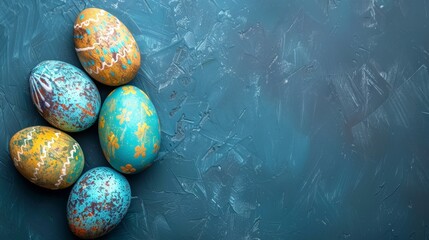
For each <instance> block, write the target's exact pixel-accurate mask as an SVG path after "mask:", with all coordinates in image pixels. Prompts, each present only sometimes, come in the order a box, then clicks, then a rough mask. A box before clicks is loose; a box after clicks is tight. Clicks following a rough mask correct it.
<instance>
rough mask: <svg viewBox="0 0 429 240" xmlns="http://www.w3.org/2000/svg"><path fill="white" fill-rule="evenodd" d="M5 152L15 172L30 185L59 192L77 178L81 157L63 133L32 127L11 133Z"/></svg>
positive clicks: (77, 146)
mask: <svg viewBox="0 0 429 240" xmlns="http://www.w3.org/2000/svg"><path fill="white" fill-rule="evenodd" d="M9 152H10V156H11V158H12V160H13V163H14V165H15V167H16V169H17V170H18V171H19V172H20V173H21V174H22V175H23V176H24V177H25V178H26V179H28V180H29V181H31V182H32V183H34V184H36V185H38V186H40V187H44V188H48V189H62V188H66V187H69V186H70V185H72V184H73V183H74V182H75V181H76V180H77V179H78V178H79V176H80V175H81V173H82V170H83V166H84V162H85V160H84V155H83V151H82V149H81V147H80V145H79V143H77V142H76V140H74V139H73V138H72V137H70V136H69V135H67V134H66V133H64V132H62V131H60V130H57V129H54V128H50V127H45V126H34V127H28V128H25V129H22V130H20V131H18V132H17V133H15V135H13V137H12V138H11V139H10V142H9Z"/></svg>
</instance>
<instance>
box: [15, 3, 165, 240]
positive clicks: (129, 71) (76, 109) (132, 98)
mask: <svg viewBox="0 0 429 240" xmlns="http://www.w3.org/2000/svg"><path fill="white" fill-rule="evenodd" d="M73 35H74V36H73V37H74V43H75V47H76V48H75V49H76V52H77V55H78V58H79V61H80V62H81V64H82V66H83V68H84V69H85V71H86V72H87V73H88V74H89V75H90V76H91V77H92V78H93V79H95V80H97V81H99V82H101V83H103V84H106V85H109V86H119V87H117V88H116V89H114V90H113V91H112V92H111V93H110V94H109V95H108V97H107V98H106V99H105V101H104V102H103V104H101V98H100V93H99V92H98V89H97V87H96V85H95V84H94V83H93V82H92V80H91V78H90V77H89V76H88V75H87V74H86V73H85V72H83V71H82V70H80V69H79V68H77V67H75V66H73V65H71V64H68V63H65V62H61V61H56V60H55V61H54V60H52V61H44V62H41V63H40V64H38V65H37V66H36V67H35V68H34V69H33V70H32V71H31V73H30V79H29V84H30V92H31V97H32V100H33V103H34V105H35V106H36V107H37V111H38V112H39V113H40V115H42V116H43V118H44V119H46V121H48V122H49V123H50V124H51V125H52V126H53V127H54V128H52V127H47V126H33V127H28V128H25V129H22V130H20V131H19V132H17V133H16V134H15V135H14V136H13V137H12V138H11V139H10V143H9V152H10V155H11V158H12V160H13V163H14V165H15V167H16V168H17V170H18V171H19V172H20V173H21V174H22V175H23V176H24V177H25V178H27V179H28V180H29V181H31V182H32V183H34V184H36V185H38V186H40V187H44V188H48V189H63V188H66V187H69V186H71V185H72V184H74V183H75V185H74V186H73V188H72V190H71V192H70V196H69V199H68V203H67V219H68V223H69V227H70V229H71V231H72V232H73V233H74V234H75V235H77V236H78V237H81V238H96V237H100V236H102V235H104V234H106V233H108V232H109V231H110V230H112V229H113V228H114V227H115V226H117V225H118V224H119V222H120V221H121V220H122V218H123V217H124V216H125V214H126V213H127V210H128V207H129V205H130V201H131V190H130V185H129V183H128V181H127V179H126V178H125V177H124V176H123V175H122V174H120V173H123V174H134V173H138V172H141V171H142V170H144V169H145V168H147V167H148V166H150V165H151V163H152V162H153V161H154V159H155V158H156V156H157V154H158V151H159V147H160V141H161V137H160V124H159V119H158V115H157V113H156V110H155V107H154V105H153V104H152V102H151V100H150V99H149V98H148V96H147V95H146V94H145V93H144V92H143V91H142V90H140V89H139V88H137V87H134V86H131V85H125V86H121V85H124V84H126V83H128V82H129V81H131V80H132V79H133V78H134V77H135V76H136V74H137V71H138V69H139V68H140V52H139V48H138V46H137V43H136V41H135V39H134V37H133V36H132V34H131V33H130V31H129V30H128V29H127V27H125V25H123V23H122V22H121V21H119V20H118V19H117V18H116V17H115V16H113V15H111V14H110V13H108V12H106V11H104V10H102V9H97V8H88V9H85V10H83V11H82V12H81V13H80V14H79V15H78V17H77V19H76V21H75V25H74V33H73ZM97 119H98V133H99V140H100V144H101V149H102V150H103V154H104V156H105V158H106V159H107V161H108V162H109V163H110V165H111V166H112V167H113V168H114V169H115V170H116V171H115V170H113V169H111V168H108V167H98V168H93V169H90V170H89V171H87V172H86V173H84V174H83V175H82V176H81V174H82V171H83V167H84V161H85V160H84V153H83V150H82V148H81V147H80V145H79V143H78V142H77V141H76V140H74V139H73V138H72V137H71V136H69V135H68V134H67V133H65V132H79V131H83V130H85V129H87V128H89V127H90V126H92V125H93V124H94V123H95V122H96V121H97ZM118 172H119V173H118Z"/></svg>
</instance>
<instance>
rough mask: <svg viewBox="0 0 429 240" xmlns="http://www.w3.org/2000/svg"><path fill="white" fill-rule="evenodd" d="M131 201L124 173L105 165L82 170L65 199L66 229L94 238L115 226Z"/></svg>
mask: <svg viewBox="0 0 429 240" xmlns="http://www.w3.org/2000/svg"><path fill="white" fill-rule="evenodd" d="M130 202H131V189H130V185H129V183H128V181H127V179H125V177H124V176H122V175H121V174H119V173H118V172H116V171H115V170H113V169H111V168H107V167H97V168H93V169H91V170H89V171H88V172H86V173H84V174H83V175H82V177H81V178H79V180H78V181H77V182H76V184H75V185H74V186H73V189H72V191H71V192H70V196H69V199H68V202H67V219H68V223H69V227H70V230H71V231H72V232H73V233H74V234H75V235H76V236H78V237H80V238H85V239H88V238H97V237H100V236H103V235H105V234H106V233H108V232H110V231H111V230H112V229H113V228H115V227H116V226H117V225H118V224H119V223H120V222H121V220H122V218H123V217H124V216H125V214H126V213H127V211H128V207H129V206H130Z"/></svg>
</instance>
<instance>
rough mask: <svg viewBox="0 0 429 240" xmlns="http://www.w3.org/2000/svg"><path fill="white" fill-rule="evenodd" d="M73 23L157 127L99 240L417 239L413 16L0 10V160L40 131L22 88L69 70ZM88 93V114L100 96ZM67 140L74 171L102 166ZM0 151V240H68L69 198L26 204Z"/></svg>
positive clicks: (36, 196) (405, 1)
mask: <svg viewBox="0 0 429 240" xmlns="http://www.w3.org/2000/svg"><path fill="white" fill-rule="evenodd" d="M87 7H97V8H103V9H105V10H107V11H108V12H111V13H112V14H113V15H114V16H116V17H118V19H120V20H121V21H122V22H123V23H124V24H125V25H126V26H127V27H128V29H129V30H130V32H131V33H132V34H133V36H134V37H135V39H136V41H137V43H138V45H139V49H140V51H141V56H142V66H141V68H140V70H139V72H138V74H137V76H136V78H135V79H134V80H133V81H132V82H130V84H131V85H134V86H136V87H138V88H140V89H142V90H144V91H145V92H146V93H147V95H148V96H149V97H150V99H151V101H152V102H153V104H154V106H155V107H156V110H157V113H158V116H159V118H160V122H161V138H162V143H161V148H160V152H159V155H158V158H157V159H156V160H155V161H154V163H153V165H152V166H151V167H150V168H148V169H146V170H145V171H143V172H142V173H139V174H135V175H126V178H127V179H128V180H129V182H130V186H131V189H132V200H131V205H130V208H129V211H128V213H127V215H126V216H125V217H124V219H123V221H122V222H121V223H120V224H119V226H118V227H116V228H115V229H114V230H113V231H111V232H110V233H109V234H108V235H106V236H105V237H104V239H121V240H122V239H205V240H211V239H215V240H217V239H233V240H236V239H246V238H248V239H258V238H259V239H270V240H271V239H275V240H277V239H281V240H282V239H294V240H295V239H296V240H302V239H311V240H313V239H329V240H331V239H425V238H426V239H428V238H429V225H428V222H429V205H428V204H427V203H428V202H429V187H428V186H429V162H428V161H427V159H428V156H429V148H428V146H429V134H428V132H429V121H428V119H429V107H428V106H429V98H428V96H429V86H428V84H429V81H428V79H429V74H428V66H429V57H428V54H427V52H429V35H428V32H429V24H427V23H429V17H428V13H429V1H426V0H349V1H346V0H342V1H339V0H337V1H334V0H267V1H261V0H235V1H230V0H212V1H207V0H195V1H190V0H146V1H140V0H139V1H131V0H120V1H119V0H112V1H111V0H106V1H104V0H103V1H99V0H94V1H89V0H83V1H71V0H64V1H53V0H50V1H24V0H16V1H0V40H1V41H0V42H2V43H3V44H0V67H1V71H0V79H1V86H0V109H1V111H0V121H1V122H2V125H0V126H2V127H0V143H3V144H6V143H7V142H8V140H9V138H10V137H11V136H12V135H13V133H15V132H17V131H18V130H20V129H22V128H24V127H27V126H32V125H39V124H45V125H47V124H48V123H47V122H45V121H44V120H43V119H42V118H41V117H40V116H39V115H38V113H37V110H36V108H35V107H34V106H33V104H32V102H31V97H30V92H29V88H28V75H29V73H30V71H31V69H32V68H33V67H34V66H36V65H37V64H38V63H40V62H41V61H43V60H49V59H58V60H62V61H65V62H68V63H71V64H73V65H75V66H78V67H79V68H81V69H82V67H81V66H80V65H79V64H80V63H79V60H78V59H77V56H76V53H75V51H74V44H73V23H74V21H75V19H76V18H77V17H79V15H78V14H79V12H81V11H82V10H83V9H84V8H87ZM91 34H93V32H92V31H91ZM106 51H109V49H106ZM96 85H97V86H98V88H99V90H100V94H101V96H102V99H103V100H104V99H105V98H106V96H107V95H108V94H109V93H110V92H111V91H113V89H114V88H110V87H106V86H103V85H101V84H97V83H96ZM71 135H72V136H73V138H75V139H76V140H77V141H78V142H79V144H80V145H81V147H82V149H83V151H84V152H85V157H86V164H85V169H84V171H88V170H89V169H91V168H94V167H98V166H108V167H110V165H109V163H108V162H107V161H106V159H105V158H104V156H103V154H102V149H101V146H100V143H99V139H98V129H97V126H95V125H93V126H92V127H90V128H89V129H88V130H86V131H83V132H79V133H72V134H71ZM6 149H7V147H6V146H5V145H4V146H3V147H2V148H0V161H1V164H0V189H1V191H2V197H1V198H0V209H1V212H2V213H3V214H0V222H1V224H0V235H1V236H2V237H3V236H5V237H3V238H4V239H9V238H10V236H13V237H14V238H15V239H29V238H31V239H73V235H72V233H71V232H70V231H69V229H68V225H67V219H66V217H65V210H64V209H65V208H66V203H67V198H68V194H69V190H64V191H59V192H55V194H54V193H51V192H47V191H44V190H41V189H38V188H34V186H32V184H30V183H27V182H28V181H26V180H25V179H23V178H22V177H21V176H20V175H19V173H17V171H16V170H15V168H14V166H13V164H12V161H11V159H10V158H9V156H8V152H7V150H6ZM47 226H49V228H47Z"/></svg>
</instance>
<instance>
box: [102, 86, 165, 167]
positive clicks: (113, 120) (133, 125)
mask: <svg viewBox="0 0 429 240" xmlns="http://www.w3.org/2000/svg"><path fill="white" fill-rule="evenodd" d="M98 133H99V138H100V144H101V148H102V150H103V153H104V156H105V157H106V159H107V161H109V163H110V165H112V166H113V167H114V168H115V169H116V170H118V171H120V172H122V173H126V174H133V173H138V172H141V171H142V170H143V169H145V168H146V167H148V166H150V165H151V164H152V162H153V161H154V160H155V158H156V156H157V155H158V151H159V146H160V141H161V134H160V124H159V119H158V115H157V113H156V110H155V107H154V106H153V104H152V102H151V101H150V99H149V97H148V96H147V95H146V94H145V93H144V92H143V91H142V90H140V89H139V88H137V87H134V86H123V87H119V88H117V89H115V90H114V91H112V92H111V93H110V94H109V96H108V97H107V98H106V100H105V101H104V103H103V106H102V107H101V111H100V118H99V120H98Z"/></svg>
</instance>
